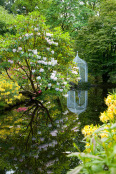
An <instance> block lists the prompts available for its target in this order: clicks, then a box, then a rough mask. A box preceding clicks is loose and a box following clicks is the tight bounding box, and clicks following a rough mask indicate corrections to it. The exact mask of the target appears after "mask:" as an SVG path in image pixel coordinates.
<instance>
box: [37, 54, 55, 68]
mask: <svg viewBox="0 0 116 174" xmlns="http://www.w3.org/2000/svg"><path fill="white" fill-rule="evenodd" d="M39 58H41V56H39ZM46 59H47V58H46V57H43V60H38V61H37V63H39V64H43V65H52V66H55V65H56V64H57V60H55V59H54V58H51V61H48V62H47V61H45V60H46Z"/></svg>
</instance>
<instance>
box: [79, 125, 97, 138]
mask: <svg viewBox="0 0 116 174" xmlns="http://www.w3.org/2000/svg"><path fill="white" fill-rule="evenodd" d="M97 129H98V127H97V125H96V126H93V124H92V125H86V126H85V127H84V128H83V129H82V134H84V136H88V135H92V134H93V132H94V131H95V130H97Z"/></svg>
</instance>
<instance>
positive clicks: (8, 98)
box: [0, 74, 22, 104]
mask: <svg viewBox="0 0 116 174" xmlns="http://www.w3.org/2000/svg"><path fill="white" fill-rule="evenodd" d="M19 91H20V86H19V85H18V83H17V82H12V81H11V80H9V79H7V78H6V77H5V76H4V74H2V75H1V76H0V101H4V102H5V103H6V104H12V102H13V101H14V100H16V99H19V100H20V99H21V97H22V94H19Z"/></svg>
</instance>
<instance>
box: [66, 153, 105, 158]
mask: <svg viewBox="0 0 116 174" xmlns="http://www.w3.org/2000/svg"><path fill="white" fill-rule="evenodd" d="M72 156H78V157H79V156H81V157H84V158H95V159H100V160H102V158H100V157H98V156H95V155H90V154H86V153H83V152H82V153H79V152H74V153H71V154H69V155H68V157H72Z"/></svg>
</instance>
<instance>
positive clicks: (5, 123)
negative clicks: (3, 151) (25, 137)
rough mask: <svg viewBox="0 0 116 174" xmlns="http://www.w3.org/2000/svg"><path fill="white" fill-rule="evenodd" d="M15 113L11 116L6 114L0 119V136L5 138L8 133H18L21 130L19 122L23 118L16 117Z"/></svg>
mask: <svg viewBox="0 0 116 174" xmlns="http://www.w3.org/2000/svg"><path fill="white" fill-rule="evenodd" d="M17 116H18V115H17V113H15V117H14V115H12V116H7V117H6V118H3V120H0V121H1V122H0V138H2V139H6V138H7V137H8V136H9V135H13V134H18V133H19V131H20V130H21V126H20V124H19V123H22V122H23V119H21V118H18V117H17Z"/></svg>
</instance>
